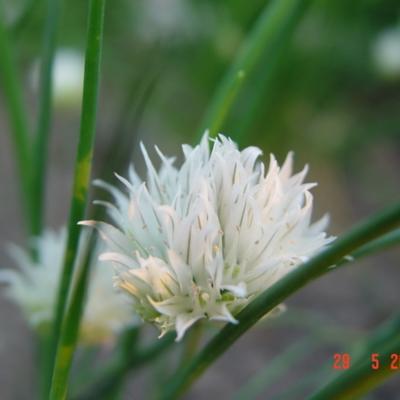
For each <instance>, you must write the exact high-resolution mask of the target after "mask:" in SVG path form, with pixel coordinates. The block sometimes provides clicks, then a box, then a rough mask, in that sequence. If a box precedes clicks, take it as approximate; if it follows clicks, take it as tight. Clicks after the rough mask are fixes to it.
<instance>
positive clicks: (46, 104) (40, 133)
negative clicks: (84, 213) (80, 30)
mask: <svg viewBox="0 0 400 400" xmlns="http://www.w3.org/2000/svg"><path fill="white" fill-rule="evenodd" d="M60 8H61V0H47V18H46V25H45V28H44V33H43V47H42V59H41V67H40V94H39V99H40V100H39V114H38V121H37V126H36V132H35V138H34V144H33V160H32V162H33V169H32V171H33V175H32V202H33V204H32V207H33V209H34V210H35V213H34V214H33V215H34V221H33V229H34V232H33V234H34V235H35V236H38V235H39V234H40V232H41V231H42V227H43V209H44V199H45V190H46V185H45V180H46V165H47V150H48V143H49V136H50V124H51V111H52V105H51V100H52V70H53V61H54V54H55V49H56V42H57V27H58V21H59V14H60Z"/></svg>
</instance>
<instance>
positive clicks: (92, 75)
mask: <svg viewBox="0 0 400 400" xmlns="http://www.w3.org/2000/svg"><path fill="white" fill-rule="evenodd" d="M104 8H105V0H91V1H90V4H89V21H88V34H87V48H86V58H85V76H84V89H83V102H82V114H81V128H80V135H79V142H78V152H77V158H76V163H75V172H74V183H73V190H72V199H71V208H70V216H69V224H68V239H67V248H66V252H65V255H64V262H63V271H62V276H61V281H60V286H59V290H58V296H57V303H56V310H55V320H54V327H53V332H52V344H53V346H52V349H53V353H52V354H54V355H55V349H56V348H57V343H58V339H59V336H60V332H61V325H62V322H63V319H64V313H65V306H66V303H67V298H68V294H69V290H70V286H71V281H72V276H73V269H74V264H75V259H76V255H77V250H78V243H79V236H80V227H79V226H78V225H77V224H78V222H79V221H80V220H82V219H83V218H84V216H85V208H86V203H87V197H88V188H89V180H90V172H91V167H92V157H93V142H94V136H95V126H96V114H97V98H98V90H99V78H100V60H101V49H102V42H103V22H104ZM51 358H52V360H54V356H52V357H51ZM51 364H52V361H51Z"/></svg>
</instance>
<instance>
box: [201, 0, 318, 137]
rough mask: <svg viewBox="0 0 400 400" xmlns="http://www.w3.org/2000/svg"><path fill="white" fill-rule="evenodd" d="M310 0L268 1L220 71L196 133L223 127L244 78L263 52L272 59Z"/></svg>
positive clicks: (213, 131)
mask: <svg viewBox="0 0 400 400" xmlns="http://www.w3.org/2000/svg"><path fill="white" fill-rule="evenodd" d="M309 3H310V0H273V1H271V2H270V1H268V2H267V5H266V6H265V9H264V11H263V12H262V14H261V15H260V17H259V19H258V20H257V22H256V24H255V26H254V28H253V29H252V31H251V32H250V34H249V36H248V37H247V39H246V40H245V42H244V44H243V45H242V47H241V49H240V50H239V53H238V55H237V57H236V59H235V60H234V62H233V63H232V65H231V67H230V68H229V70H228V71H227V73H226V74H225V75H224V77H223V79H222V81H221V83H220V85H219V86H218V88H217V91H216V93H215V95H214V97H213V99H212V100H211V103H210V106H209V107H208V110H207V112H206V115H205V118H204V121H203V124H202V126H201V130H200V132H199V134H200V136H201V135H202V134H203V133H204V131H205V130H206V129H209V132H210V136H215V135H216V134H218V133H219V131H220V129H221V128H222V127H223V124H224V121H225V119H226V118H227V116H228V114H229V111H230V110H231V107H232V105H233V104H234V102H235V100H236V99H237V98H238V96H239V94H240V90H241V88H242V86H243V82H244V78H245V77H250V75H251V74H252V72H253V70H254V68H255V67H256V66H257V65H258V63H259V61H260V59H261V58H262V57H265V55H266V54H268V56H269V57H270V58H271V59H273V57H274V50H275V49H276V48H277V47H278V46H280V47H282V46H285V45H286V44H287V39H288V38H289V37H290V36H291V33H292V32H293V30H294V28H295V27H296V25H297V23H298V22H299V21H300V19H301V17H302V15H303V13H304V11H305V9H306V8H307V6H308V5H309Z"/></svg>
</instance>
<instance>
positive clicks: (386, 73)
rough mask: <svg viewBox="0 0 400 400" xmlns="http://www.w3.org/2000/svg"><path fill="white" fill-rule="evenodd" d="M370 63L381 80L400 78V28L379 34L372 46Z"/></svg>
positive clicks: (386, 30)
mask: <svg viewBox="0 0 400 400" xmlns="http://www.w3.org/2000/svg"><path fill="white" fill-rule="evenodd" d="M371 50H372V53H371V54H372V61H373V63H374V65H375V67H376V70H377V72H379V73H380V74H381V75H382V77H383V78H388V79H399V78H400V26H398V27H394V28H389V29H385V30H384V31H382V32H380V33H379V35H377V37H376V38H375V40H374V42H373V44H372V48H371Z"/></svg>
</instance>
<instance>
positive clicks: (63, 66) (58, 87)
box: [32, 48, 85, 108]
mask: <svg viewBox="0 0 400 400" xmlns="http://www.w3.org/2000/svg"><path fill="white" fill-rule="evenodd" d="M84 70H85V59H84V56H83V54H82V53H81V52H80V51H78V50H76V49H70V48H62V49H60V50H58V51H57V52H56V54H55V57H54V65H53V72H52V84H53V101H54V104H55V106H57V107H60V108H64V107H65V108H69V107H79V106H80V105H81V100H82V94H83V77H84ZM32 86H33V88H34V90H35V91H37V90H38V87H39V62H37V63H36V64H35V65H34V67H33V70H32Z"/></svg>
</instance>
